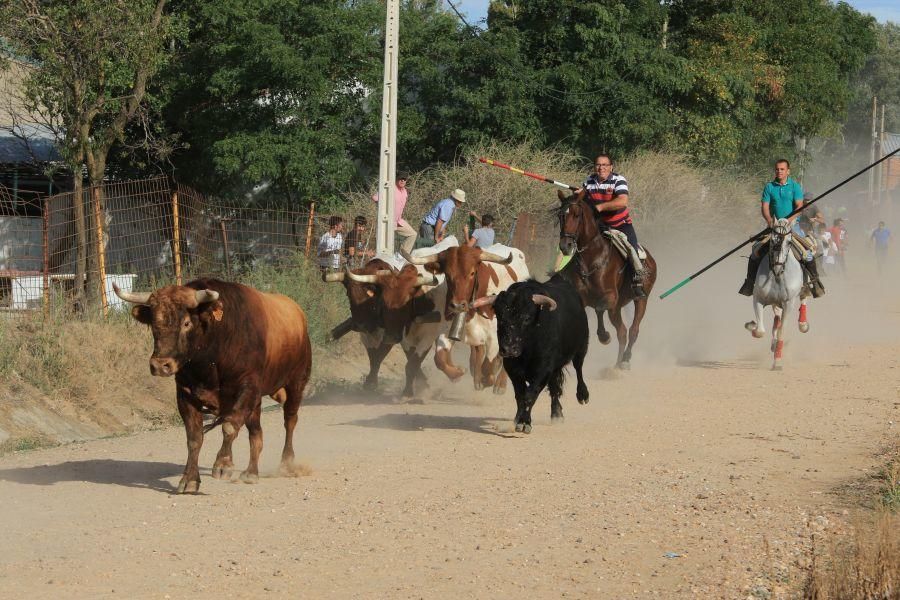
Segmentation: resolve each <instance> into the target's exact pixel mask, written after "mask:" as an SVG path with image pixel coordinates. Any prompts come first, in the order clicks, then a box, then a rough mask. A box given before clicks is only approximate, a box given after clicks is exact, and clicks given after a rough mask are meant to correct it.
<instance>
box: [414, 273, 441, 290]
mask: <svg viewBox="0 0 900 600" xmlns="http://www.w3.org/2000/svg"><path fill="white" fill-rule="evenodd" d="M437 284H438V280H437V277H435V276H434V275H419V276H418V277H417V278H416V287H419V286H420V285H437Z"/></svg>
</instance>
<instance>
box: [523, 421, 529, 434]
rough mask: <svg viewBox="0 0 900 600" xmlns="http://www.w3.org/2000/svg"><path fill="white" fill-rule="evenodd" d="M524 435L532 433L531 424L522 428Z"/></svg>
mask: <svg viewBox="0 0 900 600" xmlns="http://www.w3.org/2000/svg"><path fill="white" fill-rule="evenodd" d="M522 433H531V423H526V424H525V426H524V427H523V428H522Z"/></svg>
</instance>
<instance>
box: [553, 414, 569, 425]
mask: <svg viewBox="0 0 900 600" xmlns="http://www.w3.org/2000/svg"><path fill="white" fill-rule="evenodd" d="M565 422H566V418H565V417H564V416H562V415H550V423H552V424H557V423H565Z"/></svg>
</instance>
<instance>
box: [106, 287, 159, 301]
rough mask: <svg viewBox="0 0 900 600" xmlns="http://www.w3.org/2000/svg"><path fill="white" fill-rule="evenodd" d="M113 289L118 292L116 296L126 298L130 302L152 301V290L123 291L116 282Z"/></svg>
mask: <svg viewBox="0 0 900 600" xmlns="http://www.w3.org/2000/svg"><path fill="white" fill-rule="evenodd" d="M113 291H114V292H115V293H116V296H118V297H119V298H121V299H122V300H124V301H125V302H130V303H132V304H147V303H148V302H149V301H150V294H151V293H152V292H123V291H122V290H120V289H119V286H117V285H116V284H115V283H114V284H113Z"/></svg>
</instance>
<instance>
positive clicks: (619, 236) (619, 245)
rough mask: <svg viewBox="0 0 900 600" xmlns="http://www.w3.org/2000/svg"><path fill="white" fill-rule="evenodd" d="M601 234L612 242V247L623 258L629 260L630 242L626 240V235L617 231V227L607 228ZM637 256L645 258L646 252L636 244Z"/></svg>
mask: <svg viewBox="0 0 900 600" xmlns="http://www.w3.org/2000/svg"><path fill="white" fill-rule="evenodd" d="M603 235H605V236H606V237H608V238H609V241H610V243H612V245H613V248H615V249H616V250H617V251H618V253H619V254H621V255H622V258H624V259H625V260H629V259H630V258H631V250H630V249H631V242H629V241H628V236H627V235H625V234H624V233H622V232H621V231H619V230H618V229H607V230H606V231H604V232H603ZM637 254H638V258H639V259H641V260H647V252H646V251H645V250H644V247H643V246H641V245H640V244H638V251H637Z"/></svg>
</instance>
